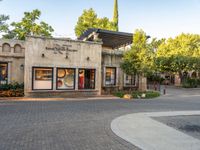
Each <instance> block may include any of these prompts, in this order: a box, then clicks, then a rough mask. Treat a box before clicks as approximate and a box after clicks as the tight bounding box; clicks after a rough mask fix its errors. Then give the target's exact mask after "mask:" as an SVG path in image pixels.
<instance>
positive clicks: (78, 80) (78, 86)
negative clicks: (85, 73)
mask: <svg viewBox="0 0 200 150" xmlns="http://www.w3.org/2000/svg"><path fill="white" fill-rule="evenodd" d="M80 70H94V88H90V89H88V88H87V89H86V88H84V89H81V88H79V81H80V79H79V71H80ZM95 89H96V69H94V68H78V90H95Z"/></svg>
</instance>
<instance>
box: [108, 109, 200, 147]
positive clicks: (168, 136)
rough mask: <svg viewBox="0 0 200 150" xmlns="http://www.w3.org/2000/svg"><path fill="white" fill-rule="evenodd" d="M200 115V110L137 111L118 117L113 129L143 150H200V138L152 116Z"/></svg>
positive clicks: (112, 125) (113, 122)
mask: <svg viewBox="0 0 200 150" xmlns="http://www.w3.org/2000/svg"><path fill="white" fill-rule="evenodd" d="M188 115H200V111H181V112H156V113H136V114H129V115H125V116H121V117H118V118H116V119H115V120H113V121H112V123H111V129H112V131H113V132H114V133H115V134H116V135H118V136H119V137H121V138H123V139H124V140H126V141H128V142H130V143H132V144H133V145H135V146H137V147H139V148H141V149H143V150H199V149H200V140H198V139H196V138H193V137H191V136H189V135H187V134H184V133H183V132H180V131H178V130H176V129H174V128H171V127H169V126H167V125H165V124H163V123H161V122H158V121H156V120H154V119H152V118H151V117H162V116H188Z"/></svg>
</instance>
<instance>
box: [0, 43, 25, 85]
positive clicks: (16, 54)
mask: <svg viewBox="0 0 200 150" xmlns="http://www.w3.org/2000/svg"><path fill="white" fill-rule="evenodd" d="M5 43H6V44H8V45H9V46H10V51H8V52H7V51H4V49H3V45H4V44H5ZM24 44H25V43H24V41H20V40H6V39H0V62H6V63H8V83H11V82H18V83H23V82H24V56H25V47H24ZM16 45H19V46H20V49H18V48H16Z"/></svg>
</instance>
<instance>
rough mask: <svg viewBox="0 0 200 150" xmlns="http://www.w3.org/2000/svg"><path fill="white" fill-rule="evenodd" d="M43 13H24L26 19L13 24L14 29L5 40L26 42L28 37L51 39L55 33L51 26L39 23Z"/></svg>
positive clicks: (37, 11)
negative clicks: (13, 39) (11, 39)
mask: <svg viewBox="0 0 200 150" xmlns="http://www.w3.org/2000/svg"><path fill="white" fill-rule="evenodd" d="M40 15H41V12H40V11H39V10H38V9H35V10H33V11H32V12H24V17H23V18H22V20H21V21H20V22H13V23H11V26H12V27H13V28H14V29H13V30H11V31H9V32H8V34H6V35H4V36H3V37H4V38H16V39H20V40H24V39H25V37H26V36H27V35H34V36H46V37H50V36H51V34H52V32H53V31H54V30H53V28H52V27H51V26H49V25H48V24H47V23H45V22H43V21H41V22H40V23H37V21H38V20H39V17H40Z"/></svg>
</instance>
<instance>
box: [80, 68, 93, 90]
mask: <svg viewBox="0 0 200 150" xmlns="http://www.w3.org/2000/svg"><path fill="white" fill-rule="evenodd" d="M78 77H79V80H78V88H79V89H95V69H79V74H78Z"/></svg>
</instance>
